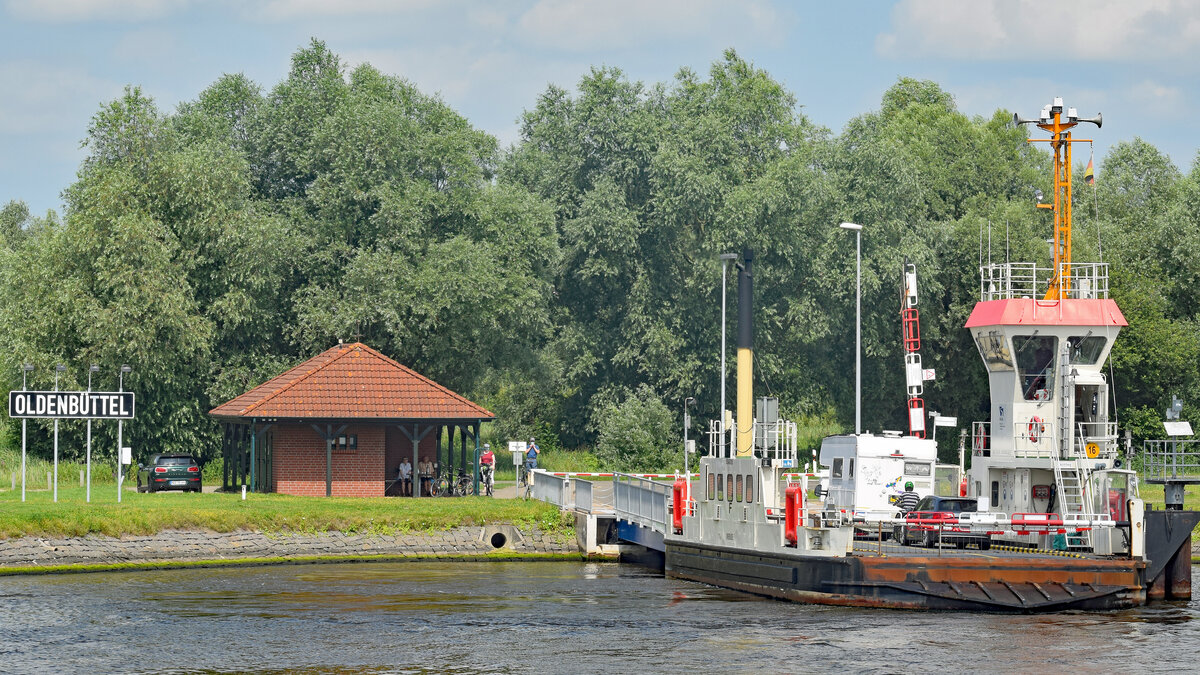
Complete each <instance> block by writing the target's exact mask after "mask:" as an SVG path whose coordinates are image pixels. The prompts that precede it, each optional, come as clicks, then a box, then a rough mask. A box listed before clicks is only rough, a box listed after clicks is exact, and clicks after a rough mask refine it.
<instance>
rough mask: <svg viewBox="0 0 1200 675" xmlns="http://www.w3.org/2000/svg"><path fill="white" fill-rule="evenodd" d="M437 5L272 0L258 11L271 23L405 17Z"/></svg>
mask: <svg viewBox="0 0 1200 675" xmlns="http://www.w3.org/2000/svg"><path fill="white" fill-rule="evenodd" d="M435 4H437V3H436V2H435V1H434V0H271V2H268V3H266V5H265V6H263V7H262V8H261V9H260V10H259V11H258V12H257V14H258V16H260V17H261V18H263V19H267V20H275V21H288V20H292V19H309V18H313V17H347V16H361V15H385V14H404V13H407V12H411V11H413V10H416V9H424V8H426V7H431V6H433V5H435Z"/></svg>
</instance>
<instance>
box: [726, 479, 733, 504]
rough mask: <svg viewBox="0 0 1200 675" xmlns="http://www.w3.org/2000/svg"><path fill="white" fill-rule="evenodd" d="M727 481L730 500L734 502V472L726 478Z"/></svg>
mask: <svg viewBox="0 0 1200 675" xmlns="http://www.w3.org/2000/svg"><path fill="white" fill-rule="evenodd" d="M725 482H726V486H727V487H728V489H727V490H726V492H727V493H728V494H729V501H731V502H732V501H733V474H729V477H728V478H727V479H726V481H725Z"/></svg>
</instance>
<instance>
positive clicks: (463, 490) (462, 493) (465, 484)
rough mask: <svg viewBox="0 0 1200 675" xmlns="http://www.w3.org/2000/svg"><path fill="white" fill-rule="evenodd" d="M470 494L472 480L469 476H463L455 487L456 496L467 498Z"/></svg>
mask: <svg viewBox="0 0 1200 675" xmlns="http://www.w3.org/2000/svg"><path fill="white" fill-rule="evenodd" d="M469 494H471V479H470V478H468V477H467V476H463V477H462V478H459V479H458V483H456V484H455V485H454V496H455V497H466V496H467V495H469Z"/></svg>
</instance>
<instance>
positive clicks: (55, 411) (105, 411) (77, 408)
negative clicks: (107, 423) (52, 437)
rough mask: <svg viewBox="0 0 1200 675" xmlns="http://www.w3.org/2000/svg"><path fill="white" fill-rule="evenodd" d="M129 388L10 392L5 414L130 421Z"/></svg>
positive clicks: (131, 404)
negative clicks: (118, 389) (124, 389)
mask: <svg viewBox="0 0 1200 675" xmlns="http://www.w3.org/2000/svg"><path fill="white" fill-rule="evenodd" d="M133 413H134V396H133V392H131V391H10V392H8V416H9V417H18V418H45V419H93V420H106V419H107V420H131V419H133Z"/></svg>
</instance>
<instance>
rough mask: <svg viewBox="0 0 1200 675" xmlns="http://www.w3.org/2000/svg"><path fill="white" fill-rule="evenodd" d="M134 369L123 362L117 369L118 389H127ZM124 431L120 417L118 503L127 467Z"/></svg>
mask: <svg viewBox="0 0 1200 675" xmlns="http://www.w3.org/2000/svg"><path fill="white" fill-rule="evenodd" d="M132 371H133V368H130V367H129V366H128V365H126V364H121V368H120V369H119V370H118V371H117V391H125V373H128V372H132ZM122 431H123V429H122V425H121V420H119V419H118V420H117V503H118V504H120V503H121V483H122V482H123V481H124V480H125V469H124V468H123V467H124V466H125V465H124V464H123V463H122V462H121V460H122V459H124V457H122V455H123V454H124V450H122V447H121V446H122V444H123V442H124V437H123V436H122V435H121V432H122ZM147 489H149V488H147Z"/></svg>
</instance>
